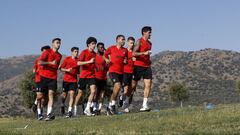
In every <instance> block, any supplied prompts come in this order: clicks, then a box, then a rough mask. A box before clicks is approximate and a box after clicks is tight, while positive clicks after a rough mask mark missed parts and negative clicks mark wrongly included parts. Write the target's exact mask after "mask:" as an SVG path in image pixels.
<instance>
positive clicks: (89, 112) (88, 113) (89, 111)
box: [84, 109, 94, 116]
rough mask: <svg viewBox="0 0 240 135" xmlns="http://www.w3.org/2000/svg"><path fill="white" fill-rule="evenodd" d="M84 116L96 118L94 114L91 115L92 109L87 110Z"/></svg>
mask: <svg viewBox="0 0 240 135" xmlns="http://www.w3.org/2000/svg"><path fill="white" fill-rule="evenodd" d="M84 114H85V115H87V116H94V114H92V113H91V110H90V109H85V110H84Z"/></svg>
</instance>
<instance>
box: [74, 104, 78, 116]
mask: <svg viewBox="0 0 240 135" xmlns="http://www.w3.org/2000/svg"><path fill="white" fill-rule="evenodd" d="M73 111H74V112H73V114H74V115H77V106H76V105H74V110H73Z"/></svg>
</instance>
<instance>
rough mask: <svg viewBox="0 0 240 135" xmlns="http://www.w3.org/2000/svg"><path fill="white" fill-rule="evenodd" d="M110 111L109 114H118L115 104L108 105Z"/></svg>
mask: <svg viewBox="0 0 240 135" xmlns="http://www.w3.org/2000/svg"><path fill="white" fill-rule="evenodd" d="M110 112H111V114H113V115H114V114H118V112H117V110H116V106H115V105H113V106H111V107H110Z"/></svg>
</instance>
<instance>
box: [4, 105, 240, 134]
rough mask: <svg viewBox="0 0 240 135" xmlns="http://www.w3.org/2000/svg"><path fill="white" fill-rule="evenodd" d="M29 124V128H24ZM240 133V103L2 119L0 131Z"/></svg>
mask: <svg viewBox="0 0 240 135" xmlns="http://www.w3.org/2000/svg"><path fill="white" fill-rule="evenodd" d="M27 124H29V126H28V127H27V128H26V129H22V128H23V127H24V126H25V125H27ZM126 133H127V134H164V135H165V134H240V104H235V105H218V106H217V107H216V108H214V109H213V110H208V111H205V110H203V109H202V108H201V107H191V108H183V109H180V108H177V109H166V110H161V111H160V112H154V111H152V112H149V113H132V114H126V115H117V116H99V117H83V116H82V117H81V116H80V117H78V118H73V119H65V118H60V117H57V119H56V120H54V121H51V122H45V121H37V120H34V119H24V118H12V119H0V134H31V135H32V134H57V135H60V134H126Z"/></svg>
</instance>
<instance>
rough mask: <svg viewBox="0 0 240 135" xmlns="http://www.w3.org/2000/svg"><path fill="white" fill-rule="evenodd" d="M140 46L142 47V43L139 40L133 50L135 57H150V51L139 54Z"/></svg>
mask: <svg viewBox="0 0 240 135" xmlns="http://www.w3.org/2000/svg"><path fill="white" fill-rule="evenodd" d="M140 45H141V43H140V41H139V40H138V41H137V42H136V44H135V45H134V48H133V56H140V55H149V54H150V53H151V52H150V51H146V52H138V50H139V47H140Z"/></svg>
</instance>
